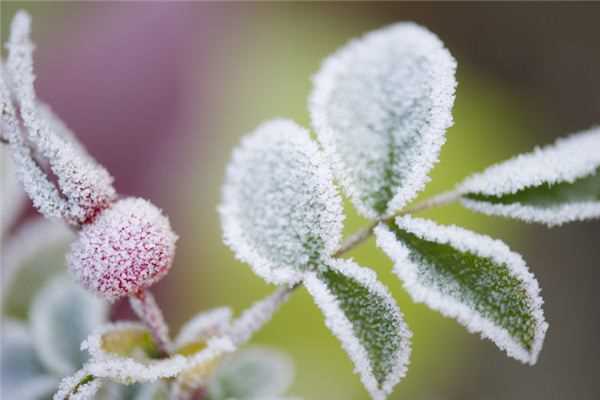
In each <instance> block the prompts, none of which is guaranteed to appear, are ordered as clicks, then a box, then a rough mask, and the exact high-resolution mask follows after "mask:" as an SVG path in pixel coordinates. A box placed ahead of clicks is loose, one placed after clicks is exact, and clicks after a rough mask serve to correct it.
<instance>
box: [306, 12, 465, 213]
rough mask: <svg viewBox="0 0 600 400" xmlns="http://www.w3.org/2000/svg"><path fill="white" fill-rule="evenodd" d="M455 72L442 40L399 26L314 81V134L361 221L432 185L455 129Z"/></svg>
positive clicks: (372, 36) (355, 48) (343, 55)
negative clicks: (442, 150) (444, 147)
mask: <svg viewBox="0 0 600 400" xmlns="http://www.w3.org/2000/svg"><path fill="white" fill-rule="evenodd" d="M455 69H456V62H455V60H454V59H453V58H452V56H451V55H450V53H449V52H448V50H447V49H445V48H444V45H443V43H442V42H441V41H440V40H439V39H438V38H437V36H435V35H434V34H433V33H431V32H429V31H428V30H427V29H425V28H423V27H421V26H418V25H416V24H413V23H398V24H395V25H391V26H389V27H386V28H383V29H380V30H377V31H374V32H371V33H368V34H367V35H365V36H364V37H362V38H361V39H358V40H353V41H351V42H350V43H349V44H347V45H346V46H344V47H342V48H341V49H339V50H338V51H337V52H335V53H334V54H333V55H331V56H330V57H329V58H327V59H326V60H325V62H324V63H323V66H322V67H321V69H320V71H319V72H318V73H317V74H316V76H315V78H314V90H313V93H312V96H311V98H310V102H309V103H310V104H309V105H310V110H311V116H312V122H313V126H314V129H315V131H316V132H317V135H318V138H319V141H320V142H321V144H322V145H323V148H324V149H325V152H326V154H327V159H328V160H331V162H332V164H333V170H334V173H335V174H336V176H337V178H338V179H339V180H340V182H341V184H342V187H343V188H344V190H345V191H346V193H347V194H348V195H349V196H350V198H351V199H352V201H353V204H354V206H355V207H356V208H357V209H358V211H359V212H360V213H361V214H362V215H363V216H365V217H367V218H370V219H376V218H378V217H382V216H387V215H391V214H393V213H394V212H395V211H396V210H398V209H399V208H401V207H402V206H404V205H405V204H406V203H407V202H408V201H410V200H411V199H412V198H414V196H415V195H416V193H417V192H419V191H420V190H421V189H422V188H423V187H424V185H425V184H426V183H427V181H428V180H429V178H428V176H427V173H428V172H429V170H430V169H431V168H432V167H433V165H434V164H435V163H436V162H437V159H438V154H439V151H440V148H441V146H442V144H443V143H444V141H445V131H446V129H447V128H448V127H449V126H451V124H452V116H451V109H452V105H453V103H454V88H455V86H456V80H455V77H454V73H455Z"/></svg>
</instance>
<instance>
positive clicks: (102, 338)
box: [81, 322, 234, 384]
mask: <svg viewBox="0 0 600 400" xmlns="http://www.w3.org/2000/svg"><path fill="white" fill-rule="evenodd" d="M81 348H82V349H83V350H87V351H88V352H89V353H90V355H91V358H92V359H91V361H90V362H89V363H88V364H87V365H86V369H87V370H88V371H89V373H90V374H92V375H93V376H96V377H99V378H107V379H112V380H115V381H117V382H121V383H124V384H131V383H135V382H153V381H156V380H157V379H161V378H173V377H176V376H178V375H180V374H182V373H184V372H186V371H189V370H193V369H197V368H201V367H203V366H206V365H212V364H213V363H215V361H216V360H218V359H220V358H221V357H223V356H224V355H226V354H227V353H229V352H231V351H233V350H234V346H233V344H232V343H231V340H229V339H228V338H226V337H219V338H212V339H210V340H209V341H208V342H207V344H206V347H205V348H204V349H202V350H200V351H198V352H196V353H193V354H191V355H189V356H183V355H181V354H175V355H173V356H171V357H169V358H164V359H157V358H154V357H156V356H157V355H158V353H157V351H156V346H155V345H154V343H153V342H152V336H151V335H150V333H149V332H148V331H147V330H146V328H145V327H144V326H143V325H141V324H137V323H129V322H120V323H115V324H111V325H106V326H104V327H103V328H102V329H101V330H100V331H98V332H97V333H95V334H93V335H91V336H90V337H88V339H86V341H85V342H84V343H83V344H82V346H81Z"/></svg>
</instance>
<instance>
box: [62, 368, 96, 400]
mask: <svg viewBox="0 0 600 400" xmlns="http://www.w3.org/2000/svg"><path fill="white" fill-rule="evenodd" d="M101 387H102V381H101V380H100V379H97V378H94V377H93V376H92V375H90V373H89V372H88V371H87V370H86V369H81V370H79V371H77V372H76V373H75V374H73V375H71V376H67V377H66V378H64V379H63V380H62V381H61V382H60V385H59V386H58V391H57V392H56V393H55V394H54V396H53V397H52V400H92V399H94V398H96V393H98V390H100V388H101Z"/></svg>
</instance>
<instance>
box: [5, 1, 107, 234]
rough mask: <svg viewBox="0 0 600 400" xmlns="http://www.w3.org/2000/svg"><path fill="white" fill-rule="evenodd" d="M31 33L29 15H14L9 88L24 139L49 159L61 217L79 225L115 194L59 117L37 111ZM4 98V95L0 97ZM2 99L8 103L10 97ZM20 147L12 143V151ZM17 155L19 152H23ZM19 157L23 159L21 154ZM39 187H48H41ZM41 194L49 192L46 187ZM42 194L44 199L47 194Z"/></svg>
mask: <svg viewBox="0 0 600 400" xmlns="http://www.w3.org/2000/svg"><path fill="white" fill-rule="evenodd" d="M30 30H31V17H30V16H29V15H28V14H27V13H25V12H23V11H20V12H18V13H17V14H16V15H15V17H14V19H13V22H12V24H11V31H10V37H9V40H8V42H7V44H6V48H7V49H8V59H7V62H6V74H7V78H8V79H7V81H8V85H9V88H10V89H11V93H12V96H13V97H14V98H15V100H16V103H17V104H18V106H19V111H20V113H19V114H20V116H21V118H22V120H23V126H24V127H25V129H26V130H27V132H28V134H29V135H28V138H29V140H30V141H31V142H32V143H34V144H35V145H36V149H37V150H38V151H39V152H40V154H41V155H42V156H43V157H44V158H46V159H47V160H48V162H49V165H50V168H51V169H52V171H53V173H54V174H55V175H56V177H57V178H58V186H59V188H60V191H61V194H62V195H63V196H64V197H65V199H66V208H64V209H62V210H60V211H61V213H62V215H61V216H63V217H65V218H66V219H67V220H68V221H69V222H71V223H74V224H76V225H77V224H82V223H85V222H87V221H89V220H90V219H92V218H93V217H94V216H95V215H96V213H97V212H98V211H99V210H101V209H103V208H106V207H108V206H109V205H110V203H112V202H113V201H114V200H115V199H116V192H115V190H114V188H113V186H112V182H113V178H112V177H111V176H110V174H109V173H108V172H107V171H106V170H105V169H104V168H103V167H102V166H100V165H99V164H98V163H97V162H96V161H95V160H93V159H92V158H91V157H89V155H88V154H87V153H85V152H83V151H82V148H81V145H80V144H79V143H77V142H73V141H72V140H70V137H69V135H65V134H64V131H66V129H64V128H65V127H64V124H62V123H58V119H57V118H55V116H54V115H53V114H52V113H50V112H49V110H48V109H47V108H45V107H43V106H42V110H40V102H39V100H38V99H37V98H36V94H35V89H34V81H35V76H34V74H33V49H34V46H33V44H32V43H31V40H30ZM3 74H4V71H3ZM4 97H5V96H4V95H3V99H4ZM7 99H8V101H11V100H10V97H7ZM3 102H4V100H3ZM48 116H50V117H51V119H50V120H48V119H47V118H48ZM44 117H46V118H44ZM11 124H13V125H14V127H13V128H11V129H12V130H14V128H16V127H18V124H14V123H13V122H11ZM56 129H58V132H57V131H56ZM12 136H13V137H12V140H10V141H11V142H12V141H14V140H15V137H14V136H15V135H12ZM71 137H72V135H71ZM9 139H10V136H9ZM19 146H21V145H19ZM19 146H17V145H16V144H15V145H14V147H15V150H17V147H19ZM20 151H21V152H22V149H21V150H20ZM22 156H26V155H25V154H22ZM38 169H39V168H38ZM27 171H28V173H29V174H30V175H31V173H32V170H31V168H29V167H28V169H27ZM44 186H47V184H46V183H44ZM43 190H49V189H48V188H47V187H45V188H43ZM28 192H29V191H28ZM46 195H47V196H48V193H47V194H46ZM32 199H33V200H34V202H35V200H36V199H35V198H33V197H32ZM47 206H48V205H47V204H40V205H39V207H40V208H41V210H42V209H43V208H44V207H47Z"/></svg>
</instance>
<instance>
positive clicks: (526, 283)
mask: <svg viewBox="0 0 600 400" xmlns="http://www.w3.org/2000/svg"><path fill="white" fill-rule="evenodd" d="M396 224H397V226H398V227H399V228H400V229H403V230H405V231H407V232H410V233H412V234H414V235H416V236H417V237H419V238H422V239H424V240H427V241H432V242H435V243H441V244H448V245H450V246H452V247H454V248H455V249H457V250H459V251H461V252H469V253H472V254H475V255H477V256H479V257H483V258H488V259H490V260H492V261H493V262H494V263H495V264H499V265H504V266H506V268H507V269H508V271H509V272H510V274H511V275H512V276H514V277H516V278H517V279H518V280H519V281H520V282H521V283H522V288H523V290H524V291H525V292H526V293H527V297H528V300H529V307H530V310H531V313H532V315H533V317H534V320H535V333H534V338H533V343H532V346H531V351H527V350H526V349H525V348H523V346H522V345H521V344H520V343H519V342H518V341H516V340H515V339H514V338H513V337H512V336H511V334H510V333H509V332H508V331H507V330H506V329H505V328H503V327H501V326H498V325H497V324H496V323H495V322H494V321H492V320H490V319H488V318H486V317H485V316H484V315H482V314H480V313H478V312H477V311H476V310H474V309H473V307H472V306H470V305H469V304H465V303H463V302H460V301H457V299H456V298H455V297H453V296H450V295H447V294H444V293H442V292H440V291H439V290H437V289H436V288H435V287H434V286H431V285H427V284H425V283H424V282H423V280H422V279H420V276H419V274H418V270H419V265H417V264H415V263H414V262H413V261H412V260H411V258H410V254H409V249H408V248H407V247H406V245H405V244H404V243H402V242H401V241H399V240H398V239H397V238H396V236H395V235H394V233H393V232H391V231H390V230H389V229H388V228H387V227H386V226H385V225H383V224H380V225H378V226H377V227H376V228H375V236H376V239H377V245H378V246H379V247H380V248H381V249H382V250H383V251H384V252H385V253H386V254H387V255H388V256H389V257H390V258H391V259H392V260H393V261H394V273H395V274H396V275H398V277H399V278H400V279H401V280H402V281H403V283H404V287H405V288H406V290H407V292H408V293H409V294H410V296H411V297H412V298H413V300H414V301H415V302H419V303H425V304H427V305H428V306H429V307H431V308H433V309H435V310H438V311H440V312H441V313H442V314H443V315H445V316H447V317H451V318H455V319H456V320H458V321H459V322H460V323H461V324H462V325H464V326H465V327H466V328H467V329H468V330H469V331H470V332H478V333H480V334H481V336H482V337H484V338H489V339H490V340H492V341H493V342H494V343H495V344H496V345H497V346H498V347H499V348H501V349H503V350H504V351H506V353H507V354H508V355H509V356H511V357H514V358H515V359H517V360H519V361H521V362H524V363H528V364H532V365H533V364H535V363H536V361H537V357H538V354H539V352H540V350H541V348H542V344H543V341H544V337H545V334H546V330H547V329H548V324H547V322H546V320H545V319H544V313H543V310H542V304H543V300H542V298H541V296H540V288H539V285H538V282H537V280H536V279H535V277H534V276H533V274H532V273H531V272H529V269H528V268H527V265H526V264H525V262H524V261H523V259H522V258H521V256H520V255H519V254H517V253H514V252H512V251H511V250H510V249H509V248H508V246H506V245H505V244H504V243H503V242H501V241H499V240H495V239H492V238H490V237H489V236H485V235H480V234H476V233H474V232H471V231H468V230H465V229H463V228H459V227H457V226H452V225H450V226H442V225H437V224H435V223H434V222H431V221H427V220H424V219H420V218H413V217H410V216H404V217H398V218H396ZM448 285H452V282H448Z"/></svg>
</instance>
